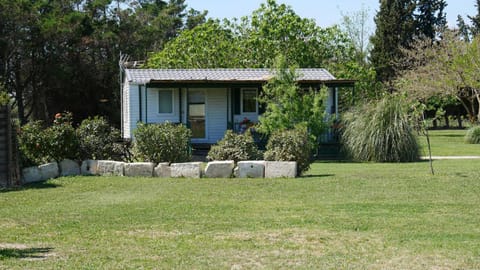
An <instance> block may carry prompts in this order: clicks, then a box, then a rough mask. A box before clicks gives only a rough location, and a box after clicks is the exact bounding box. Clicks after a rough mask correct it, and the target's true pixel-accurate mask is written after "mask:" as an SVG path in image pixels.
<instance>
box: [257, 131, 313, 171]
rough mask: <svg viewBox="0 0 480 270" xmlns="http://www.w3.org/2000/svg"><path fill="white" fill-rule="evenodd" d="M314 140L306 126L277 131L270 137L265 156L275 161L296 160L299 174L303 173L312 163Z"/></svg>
mask: <svg viewBox="0 0 480 270" xmlns="http://www.w3.org/2000/svg"><path fill="white" fill-rule="evenodd" d="M314 142H315V139H314V138H312V137H311V136H310V135H309V133H308V131H307V128H306V127H305V126H297V127H295V129H291V130H280V131H276V132H274V133H273V134H272V135H271V136H270V138H269V139H268V143H267V148H266V151H265V153H264V158H265V160H273V161H296V162H297V175H301V174H302V173H305V172H306V171H307V170H308V169H309V168H310V164H311V163H312V154H313V150H314V148H315V143H314Z"/></svg>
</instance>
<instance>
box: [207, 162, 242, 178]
mask: <svg viewBox="0 0 480 270" xmlns="http://www.w3.org/2000/svg"><path fill="white" fill-rule="evenodd" d="M234 167H235V162H234V161H233V160H225V161H211V162H208V164H207V167H206V168H205V176H206V177H209V178H230V177H231V176H232V171H233V168H234Z"/></svg>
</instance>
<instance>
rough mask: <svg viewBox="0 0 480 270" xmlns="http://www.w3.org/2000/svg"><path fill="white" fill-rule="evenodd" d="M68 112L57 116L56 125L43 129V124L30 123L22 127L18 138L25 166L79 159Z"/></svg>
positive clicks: (76, 139)
mask: <svg viewBox="0 0 480 270" xmlns="http://www.w3.org/2000/svg"><path fill="white" fill-rule="evenodd" d="M71 119H72V115H71V114H70V113H68V112H66V113H64V114H60V113H58V114H56V115H55V120H54V124H53V125H52V126H50V127H48V128H43V126H42V122H40V121H35V122H30V123H28V124H26V125H24V126H22V127H21V129H20V133H19V136H18V141H19V149H20V152H21V154H22V159H23V163H24V164H23V165H24V166H27V165H39V164H42V163H47V162H51V161H57V162H59V161H62V160H63V159H66V158H69V159H76V158H78V157H79V155H78V149H79V143H78V138H77V136H76V133H75V129H74V128H73V127H72V123H71Z"/></svg>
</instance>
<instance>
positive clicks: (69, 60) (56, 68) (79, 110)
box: [0, 0, 206, 123]
mask: <svg viewBox="0 0 480 270" xmlns="http://www.w3.org/2000/svg"><path fill="white" fill-rule="evenodd" d="M205 15H206V12H199V11H195V10H191V9H190V10H187V7H186V5H185V0H170V1H168V2H167V1H160V0H142V1H133V0H102V1H93V0H66V1H40V0H34V1H25V0H20V1H9V0H0V81H1V82H3V84H4V87H5V89H6V90H7V92H8V93H9V94H10V95H11V96H12V97H13V98H14V100H15V102H14V106H15V108H16V111H17V112H18V117H19V119H20V121H21V122H22V123H25V122H26V121H27V120H28V119H40V120H47V119H50V118H51V117H52V116H53V115H54V114H55V113H57V112H60V111H64V110H69V111H72V112H73V115H74V117H76V118H77V120H79V119H83V118H86V117H87V116H93V115H96V114H101V115H106V116H109V117H110V118H112V119H114V120H118V119H119V117H117V115H118V114H119V106H118V104H119V102H118V89H119V80H118V57H119V54H120V52H123V53H127V54H129V55H131V56H132V57H135V58H137V59H138V58H140V59H142V58H145V57H146V54H147V52H149V51H152V50H159V49H161V48H163V46H164V44H165V42H166V41H168V40H170V39H172V38H174V37H176V36H177V35H178V33H179V32H181V31H182V30H183V29H188V28H193V27H195V26H196V25H197V24H201V23H202V22H203V21H204V20H205ZM99 100H108V102H107V103H101V102H99ZM46 122H50V121H46Z"/></svg>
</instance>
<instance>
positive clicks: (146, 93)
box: [145, 84, 148, 124]
mask: <svg viewBox="0 0 480 270" xmlns="http://www.w3.org/2000/svg"><path fill="white" fill-rule="evenodd" d="M145 124H148V87H147V84H145Z"/></svg>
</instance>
